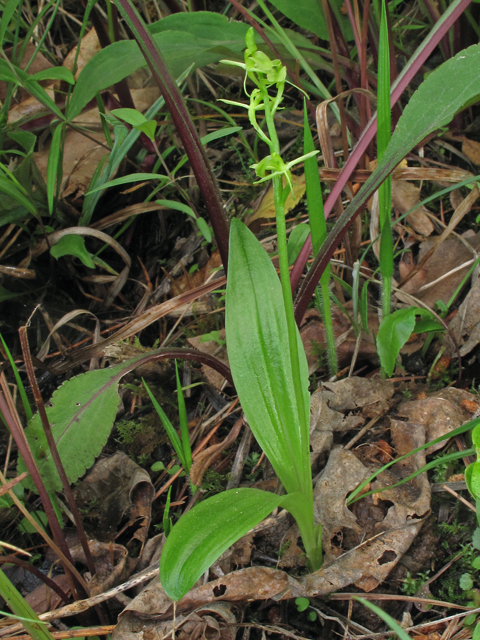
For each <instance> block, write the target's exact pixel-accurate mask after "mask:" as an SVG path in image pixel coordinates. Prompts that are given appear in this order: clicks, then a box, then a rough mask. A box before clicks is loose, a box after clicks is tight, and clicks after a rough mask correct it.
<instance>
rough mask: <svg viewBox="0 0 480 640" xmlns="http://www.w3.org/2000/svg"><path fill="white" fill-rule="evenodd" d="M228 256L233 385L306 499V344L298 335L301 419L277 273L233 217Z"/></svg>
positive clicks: (269, 451) (263, 440)
mask: <svg viewBox="0 0 480 640" xmlns="http://www.w3.org/2000/svg"><path fill="white" fill-rule="evenodd" d="M230 251H231V255H230V261H231V262H230V270H231V271H229V276H228V284H227V296H226V319H225V327H226V334H227V348H228V358H229V361H230V366H231V369H232V375H233V379H234V382H235V386H236V389H237V392H238V396H239V398H240V401H241V403H242V408H243V410H244V412H245V415H246V417H247V420H248V423H249V425H250V428H251V429H252V431H253V433H254V435H255V438H256V439H257V441H258V443H259V444H260V446H261V447H262V449H263V450H264V451H265V453H266V455H267V456H268V459H269V460H270V462H271V463H272V465H273V468H274V469H275V471H276V473H277V475H278V477H279V478H280V480H281V481H282V483H283V484H284V486H285V488H286V490H287V492H288V493H295V492H297V491H298V492H300V493H302V492H303V491H305V488H306V487H308V486H309V485H310V486H311V471H310V460H309V453H308V452H309V433H308V424H309V407H310V397H309V394H308V366H307V359H306V356H305V351H304V349H303V344H302V341H301V339H300V335H299V334H298V333H297V344H298V349H299V362H300V375H301V383H302V389H303V390H304V404H305V412H306V415H305V416H303V420H301V419H300V416H299V412H298V407H297V403H296V400H295V388H294V384H293V376H292V365H291V361H290V351H289V346H288V334H287V320H286V316H285V308H284V305H283V297H282V290H281V285H280V281H279V279H278V276H277V273H276V271H275V268H274V267H273V265H272V263H271V261H270V258H269V257H268V255H267V253H266V252H265V250H264V249H263V247H262V246H261V244H260V243H259V242H258V240H257V239H256V238H255V236H254V235H253V234H252V232H251V231H249V230H248V229H247V227H246V226H245V225H244V224H243V223H242V222H240V221H239V220H236V219H234V220H232V224H231V234H230ZM302 424H303V425H305V426H306V428H305V427H304V428H302ZM292 461H294V462H292Z"/></svg>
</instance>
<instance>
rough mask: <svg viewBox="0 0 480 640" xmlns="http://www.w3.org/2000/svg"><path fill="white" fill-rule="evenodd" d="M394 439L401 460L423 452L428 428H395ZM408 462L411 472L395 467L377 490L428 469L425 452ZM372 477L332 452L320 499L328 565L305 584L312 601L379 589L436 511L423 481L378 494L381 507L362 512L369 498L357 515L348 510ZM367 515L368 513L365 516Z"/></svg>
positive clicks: (318, 488)
mask: <svg viewBox="0 0 480 640" xmlns="http://www.w3.org/2000/svg"><path fill="white" fill-rule="evenodd" d="M391 434H392V439H393V443H394V446H395V449H396V451H397V453H398V454H401V453H406V452H407V450H408V451H411V450H412V449H413V448H415V447H418V446H420V445H421V444H423V442H424V438H425V430H424V428H423V427H422V426H418V425H413V424H411V423H408V424H407V425H405V423H393V424H392V427H391ZM408 447H410V448H408ZM407 461H408V464H407V465H405V466H403V465H402V464H401V463H400V464H399V465H395V466H394V467H392V469H394V471H392V472H391V473H390V474H385V473H384V474H382V476H380V478H379V479H378V480H377V481H376V482H374V483H373V485H372V489H375V487H383V486H384V485H385V484H393V483H394V482H398V481H399V480H400V479H401V477H405V476H406V475H408V474H409V473H411V472H412V471H413V470H414V469H418V468H420V467H421V466H423V464H425V454H424V452H420V453H418V454H416V455H415V456H412V457H411V458H407ZM372 471H373V469H371V468H370V469H369V468H367V467H366V466H364V465H363V464H362V463H361V462H360V460H358V459H357V458H356V457H355V455H354V454H353V453H352V452H350V451H345V450H343V449H335V450H333V451H332V453H331V455H330V458H329V461H328V464H327V467H326V468H325V472H324V473H323V475H322V477H321V478H320V480H319V481H318V483H317V485H316V487H315V493H314V496H315V514H316V519H318V520H319V521H321V522H322V523H323V533H322V541H323V545H324V549H325V564H324V566H323V567H322V568H321V569H320V570H319V571H317V572H316V573H313V574H311V575H309V576H306V577H305V578H304V579H302V582H303V583H304V584H305V586H306V589H307V592H308V593H309V595H312V594H316V595H325V594H327V593H331V592H332V591H336V590H338V589H341V588H343V587H346V586H347V585H349V584H352V583H353V584H355V585H356V586H357V587H359V588H361V589H363V590H364V591H371V590H372V589H375V588H376V587H377V586H378V585H379V584H380V583H381V582H382V581H383V580H385V578H386V577H387V575H388V573H389V572H390V571H391V570H392V569H393V567H394V566H395V565H396V564H397V562H398V561H399V560H400V558H401V557H402V555H403V554H404V553H405V552H406V551H407V549H408V548H409V546H410V545H411V543H412V542H413V540H414V538H415V536H416V535H417V533H418V532H419V531H420V528H421V526H422V523H423V517H424V516H425V515H426V514H427V513H428V510H429V508H430V485H429V483H428V479H427V478H426V477H423V476H422V475H421V476H419V477H418V478H415V480H413V481H410V482H409V483H407V484H405V485H402V486H400V487H397V488H395V489H390V490H386V491H384V492H382V493H380V494H378V498H377V500H376V503H377V504H375V501H374V500H371V499H370V502H369V503H368V504H367V505H363V506H362V502H365V501H367V500H369V499H368V498H364V499H363V500H361V501H359V502H358V503H356V504H357V505H359V506H358V507H357V508H356V509H355V510H353V509H352V510H350V509H348V508H347V507H346V506H345V500H346V498H347V496H348V493H349V492H350V491H351V490H352V488H354V487H356V486H357V485H358V483H359V482H360V481H361V480H363V479H365V478H366V477H368V476H369V475H370V474H371V472H372ZM397 474H398V475H397ZM399 476H400V477H399ZM379 504H380V506H381V507H382V508H383V511H384V517H383V518H382V519H380V518H379V517H378V513H377V512H376V509H377V507H378V505H379ZM389 505H391V506H389ZM362 509H366V510H367V513H366V514H362ZM355 512H356V513H357V515H355ZM372 515H373V517H372ZM367 526H368V529H369V530H368V529H366V527H367Z"/></svg>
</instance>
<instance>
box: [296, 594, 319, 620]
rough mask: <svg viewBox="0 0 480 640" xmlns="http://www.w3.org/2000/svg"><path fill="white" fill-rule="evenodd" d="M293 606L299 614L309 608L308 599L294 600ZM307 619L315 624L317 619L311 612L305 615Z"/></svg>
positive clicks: (313, 612)
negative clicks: (294, 605) (295, 606)
mask: <svg viewBox="0 0 480 640" xmlns="http://www.w3.org/2000/svg"><path fill="white" fill-rule="evenodd" d="M295 604H296V605H297V611H298V612H300V613H301V612H302V611H306V610H307V609H308V608H309V606H310V600H309V599H308V598H295ZM307 617H308V619H309V620H310V622H315V620H316V619H317V614H316V612H315V611H313V610H312V611H309V612H308V613H307Z"/></svg>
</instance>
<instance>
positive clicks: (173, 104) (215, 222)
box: [115, 0, 229, 272]
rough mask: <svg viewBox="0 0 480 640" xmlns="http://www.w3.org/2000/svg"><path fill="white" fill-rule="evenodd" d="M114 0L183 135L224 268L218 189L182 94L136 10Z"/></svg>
mask: <svg viewBox="0 0 480 640" xmlns="http://www.w3.org/2000/svg"><path fill="white" fill-rule="evenodd" d="M115 2H116V4H117V6H118V7H119V9H120V13H121V14H122V15H123V17H124V18H125V20H126V22H127V23H128V26H129V27H130V29H131V30H132V32H133V34H134V37H135V40H136V42H137V44H138V46H139V47H140V50H141V52H142V54H143V56H144V57H145V60H146V62H147V64H148V66H149V68H150V70H151V72H152V75H153V77H154V79H155V82H156V83H157V85H158V87H159V89H160V91H161V93H162V95H163V98H164V100H165V104H166V105H167V107H168V110H169V111H170V114H171V116H172V119H173V122H174V124H175V126H176V128H177V131H178V134H179V136H180V138H181V139H182V142H183V145H184V147H185V151H186V153H187V155H188V159H189V160H190V164H191V166H192V169H193V173H194V174H195V177H196V179H197V183H198V187H199V189H200V192H201V194H202V196H203V199H204V200H205V206H206V208H207V211H208V213H209V216H210V220H211V223H212V228H213V232H214V234H215V240H216V242H217V246H218V249H219V251H220V255H221V257H222V262H223V268H224V270H225V272H226V271H227V264H228V235H229V229H228V223H227V219H226V217H225V212H224V208H223V203H222V199H221V196H220V191H219V189H218V186H217V182H216V180H215V176H214V174H213V171H212V168H211V166H210V163H209V161H208V158H207V154H206V153H205V149H204V147H203V145H202V143H201V142H200V138H199V136H198V133H197V130H196V129H195V125H194V124H193V122H192V119H191V117H190V114H189V112H188V110H187V107H186V106H185V102H184V100H183V97H182V94H181V93H180V91H179V89H178V87H177V85H176V83H175V81H174V80H173V79H172V77H171V75H170V71H169V70H168V67H167V64H166V62H165V59H164V58H163V56H162V54H161V52H160V50H159V48H158V47H157V45H156V43H155V41H154V40H153V38H152V36H151V34H150V33H149V31H148V30H147V28H146V26H145V23H144V22H143V20H142V18H141V17H140V15H139V13H138V11H137V10H136V9H135V7H133V6H132V5H131V4H130V2H129V0H115Z"/></svg>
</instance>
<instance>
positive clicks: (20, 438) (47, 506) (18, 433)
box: [0, 374, 81, 600]
mask: <svg viewBox="0 0 480 640" xmlns="http://www.w3.org/2000/svg"><path fill="white" fill-rule="evenodd" d="M2 377H3V374H2ZM0 411H1V412H2V413H3V417H4V419H5V422H6V423H7V425H8V426H9V428H10V431H11V433H12V435H13V437H14V438H15V443H16V445H17V447H18V451H19V452H20V455H21V456H22V458H23V461H24V462H25V465H26V467H27V469H28V472H29V474H30V476H31V478H32V480H33V482H34V483H35V486H36V488H37V491H38V493H39V495H40V499H41V501H42V505H43V508H44V510H45V513H46V514H47V518H48V522H49V524H50V528H51V530H52V533H53V538H54V540H55V542H56V545H57V546H58V547H60V549H61V550H62V556H63V557H64V558H66V559H68V561H69V565H70V566H68V565H64V569H65V573H66V575H67V577H68V579H69V582H70V588H71V590H72V595H73V597H74V598H75V600H78V599H79V597H80V596H79V595H78V593H77V587H76V585H80V586H81V581H80V580H79V577H80V576H79V574H78V572H77V571H75V570H74V571H73V572H72V571H71V568H73V560H72V556H71V555H70V550H69V548H68V546H67V543H66V540H65V536H64V535H63V531H62V529H61V528H60V524H59V522H58V518H57V516H56V514H55V510H54V508H53V505H52V502H51V500H50V496H49V495H48V493H47V491H46V489H45V485H44V484H43V480H42V478H41V476H40V473H39V471H38V468H37V465H36V462H35V458H34V457H33V454H32V451H31V449H30V445H29V444H28V441H27V438H26V437H25V433H24V431H23V429H22V427H21V425H20V424H19V423H17V421H16V420H15V418H14V417H13V415H12V413H11V412H10V408H9V406H8V404H7V401H6V399H5V396H4V395H3V393H2V392H1V391H0ZM3 477H4V476H3V474H0V478H3ZM2 484H4V483H3V481H2ZM9 495H10V496H11V497H12V496H13V495H15V494H14V493H13V491H10V492H9ZM15 497H16V496H15ZM17 506H18V505H17Z"/></svg>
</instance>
